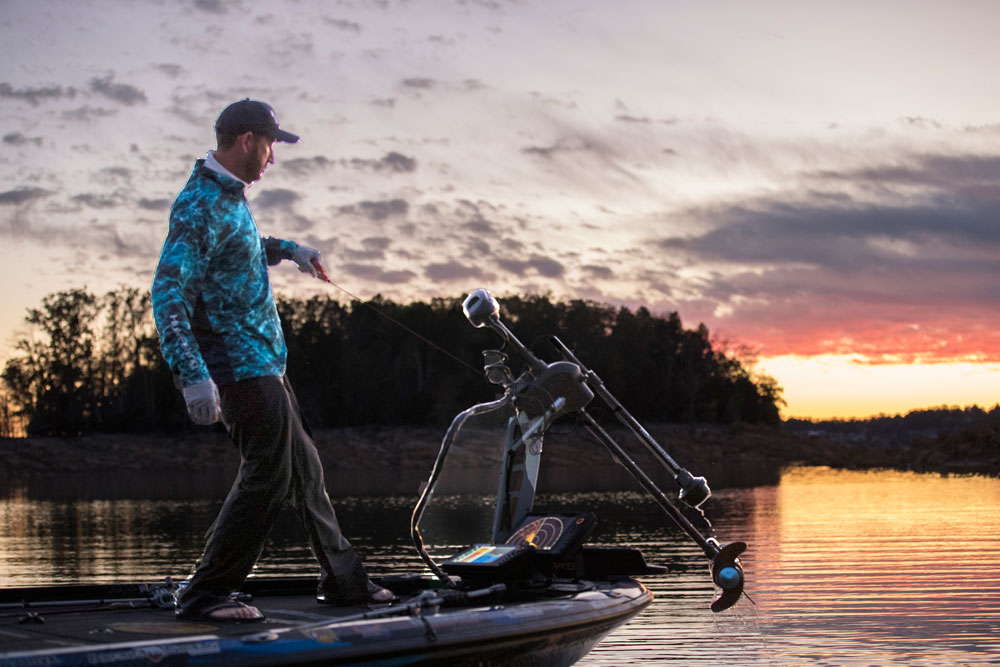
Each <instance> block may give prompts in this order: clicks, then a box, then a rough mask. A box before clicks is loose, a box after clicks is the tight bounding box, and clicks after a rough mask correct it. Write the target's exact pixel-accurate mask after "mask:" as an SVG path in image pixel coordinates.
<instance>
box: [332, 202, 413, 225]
mask: <svg viewBox="0 0 1000 667" xmlns="http://www.w3.org/2000/svg"><path fill="white" fill-rule="evenodd" d="M338 210H339V211H340V212H341V213H344V214H347V215H360V216H362V217H365V218H368V219H369V220H385V219H386V218H389V217H391V216H396V215H406V213H407V211H409V210H410V205H409V204H408V203H407V202H406V201H405V200H403V199H389V200H383V201H362V202H358V203H357V204H352V205H350V206H341V207H340V208H339V209H338Z"/></svg>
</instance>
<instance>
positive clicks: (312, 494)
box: [284, 378, 377, 602]
mask: <svg viewBox="0 0 1000 667" xmlns="http://www.w3.org/2000/svg"><path fill="white" fill-rule="evenodd" d="M284 382H285V389H286V391H287V394H288V405H289V414H290V424H291V427H292V502H293V503H294V504H295V508H296V509H297V510H298V512H299V516H300V517H301V518H302V525H303V526H304V527H305V529H306V534H307V535H308V536H309V544H310V546H311V547H312V550H313V553H314V554H315V556H316V559H317V560H318V561H319V565H320V584H319V593H320V595H322V596H323V597H324V598H325V599H326V601H329V602H367V601H368V600H369V596H370V594H371V593H372V592H373V591H374V590H377V589H375V588H374V587H373V586H371V585H370V584H369V581H368V574H367V572H365V567H364V565H363V564H362V563H361V559H360V558H359V557H358V554H357V553H356V552H355V551H354V547H352V546H351V544H350V542H348V541H347V538H346V537H344V534H343V533H342V532H341V530H340V524H339V523H338V521H337V514H336V512H335V511H334V509H333V505H332V504H331V503H330V496H329V495H328V494H327V492H326V484H325V482H324V479H323V464H322V462H321V461H320V458H319V453H318V452H317V451H316V446H315V444H313V440H312V436H311V435H310V434H309V431H308V429H307V428H306V426H305V424H304V423H303V422H302V419H301V412H300V410H299V405H298V401H297V399H296V398H295V393H294V391H292V386H291V384H289V382H288V379H287V378H285V381H284Z"/></svg>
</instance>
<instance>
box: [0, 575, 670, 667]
mask: <svg viewBox="0 0 1000 667" xmlns="http://www.w3.org/2000/svg"><path fill="white" fill-rule="evenodd" d="M651 601H652V594H650V592H649V591H648V590H647V589H646V588H645V587H644V586H643V585H642V584H640V583H639V582H637V581H635V580H633V579H622V580H621V581H618V582H614V583H611V582H603V583H599V584H595V585H594V587H593V588H591V589H590V590H583V591H579V592H575V593H570V594H560V595H551V596H548V597H545V598H541V599H535V600H528V601H515V602H504V603H502V604H501V603H496V604H484V605H481V606H471V607H460V608H454V609H447V608H445V609H439V610H436V611H433V612H431V611H428V610H422V611H421V612H420V613H412V614H407V615H401V616H386V617H382V618H367V619H357V618H356V617H357V615H358V611H359V610H358V609H357V608H346V609H342V610H337V611H338V613H340V614H342V615H346V616H348V617H351V616H352V614H353V618H349V619H342V618H338V617H336V616H330V617H329V618H327V619H326V620H323V618H322V614H324V613H333V612H332V611H326V609H325V608H323V607H321V606H320V605H317V604H315V602H314V601H312V600H310V599H306V600H303V596H297V597H289V596H277V597H275V598H265V597H257V598H255V600H254V604H256V605H258V606H260V607H261V608H262V609H263V610H264V611H265V613H266V614H267V616H268V622H267V623H264V624H240V625H235V624H233V625H221V624H220V625H218V626H212V625H208V624H194V623H184V622H181V621H176V620H174V619H172V618H170V612H169V611H158V610H153V609H121V610H115V609H105V610H103V611H99V612H98V611H94V610H93V609H91V610H84V609H81V610H78V611H76V612H74V611H72V610H69V611H64V610H59V609H58V608H46V609H47V611H43V612H34V613H37V614H39V616H40V617H43V618H44V621H45V622H44V623H35V622H31V621H28V622H22V620H21V619H23V618H28V616H22V617H21V619H18V621H17V624H16V625H15V624H14V621H13V618H12V616H14V615H7V617H6V618H4V622H3V623H2V624H0V630H2V632H0V647H3V649H4V650H3V652H0V667H27V666H28V665H32V666H34V665H67V666H71V665H144V666H147V667H148V666H149V665H153V664H155V665H192V666H193V665H201V666H205V665H240V666H243V665H245V666H248V667H249V666H252V665H342V666H347V665H356V666H362V665H364V666H370V667H376V666H377V667H388V666H394V667H395V666H405V665H445V664H447V665H449V666H451V667H454V666H465V665H468V666H477V667H486V666H489V665H517V666H522V665H523V666H529V665H539V666H541V665H544V666H546V667H552V666H554V665H571V664H573V663H574V662H576V661H577V660H579V659H580V658H581V657H583V656H584V655H586V653H587V652H588V651H590V650H591V649H592V648H593V647H594V646H595V645H596V644H597V643H598V642H599V641H600V640H601V639H602V638H603V637H604V636H606V635H607V634H608V633H609V632H611V631H612V630H613V629H614V628H615V627H617V626H619V625H621V624H623V623H625V622H626V621H628V620H629V619H630V618H631V617H633V616H634V615H635V614H637V613H639V612H640V611H641V610H642V609H643V608H645V607H646V605H648V604H649V603H650V602H651ZM404 602H405V601H404ZM330 609H335V608H330ZM57 612H58V613H57ZM290 619H299V620H298V621H297V622H296V621H294V620H292V621H291V622H290ZM184 631H187V632H188V634H185V635H182V636H177V635H176V634H173V635H171V634H168V633H171V632H173V633H177V632H184ZM129 633H133V634H134V635H135V636H137V637H152V638H143V639H137V640H135V641H122V638H123V637H124V636H128V634H129ZM12 635H18V636H20V639H15V638H14V637H12ZM59 644H62V646H59ZM66 644H70V645H66ZM28 646H30V647H31V648H27V647H28ZM11 647H22V648H21V649H20V650H8V649H9V648H11ZM40 647H41V648H40Z"/></svg>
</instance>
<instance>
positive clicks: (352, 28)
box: [323, 17, 361, 33]
mask: <svg viewBox="0 0 1000 667" xmlns="http://www.w3.org/2000/svg"><path fill="white" fill-rule="evenodd" d="M323 22H324V23H326V24H327V25H331V26H333V27H334V28H337V29H338V30H343V31H345V32H358V33H360V32H361V24H360V23H355V22H354V21H348V20H346V19H332V18H328V17H324V18H323Z"/></svg>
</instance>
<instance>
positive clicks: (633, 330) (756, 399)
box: [0, 288, 783, 437]
mask: <svg viewBox="0 0 1000 667" xmlns="http://www.w3.org/2000/svg"><path fill="white" fill-rule="evenodd" d="M500 301H501V308H502V313H501V317H502V318H503V320H504V322H505V323H506V324H507V325H508V326H509V327H510V328H511V330H512V331H514V332H515V334H516V335H517V336H518V338H520V339H521V340H522V341H523V342H525V343H526V344H529V347H532V349H534V350H535V352H536V354H538V356H540V357H542V358H543V359H547V360H549V361H554V360H556V359H558V358H559V355H558V353H556V352H555V350H554V349H551V347H550V346H549V345H548V344H547V342H546V337H547V336H548V335H551V334H555V335H558V336H559V338H560V339H561V340H562V341H563V342H564V343H566V344H567V345H568V346H569V347H570V348H571V349H573V350H574V352H575V354H576V355H577V356H578V357H579V358H580V359H581V360H582V361H583V362H584V363H585V364H586V365H587V366H588V367H589V368H591V369H592V370H594V371H595V372H597V373H598V374H599V375H600V376H601V378H602V379H603V380H604V382H605V384H606V385H607V386H608V387H609V388H610V389H611V391H612V392H613V393H614V394H615V396H616V397H617V398H618V399H619V400H620V401H621V402H622V403H623V404H624V405H625V406H626V408H627V409H628V410H629V411H630V412H631V413H632V414H633V415H635V416H636V417H637V418H639V419H643V420H649V421H660V422H692V423H693V422H699V423H732V422H746V423H767V424H776V423H778V422H779V421H780V417H779V407H780V405H781V404H782V403H783V401H782V400H781V388H780V387H779V386H778V385H777V384H776V383H775V381H774V380H773V379H772V378H769V377H767V376H758V375H755V374H754V373H753V371H752V365H751V364H750V363H748V362H746V361H741V360H740V359H737V358H735V356H734V355H731V354H727V353H725V352H724V351H721V350H718V349H715V347H717V346H715V347H713V343H712V341H711V340H710V336H709V332H708V329H707V328H706V327H705V326H704V325H699V326H698V327H696V328H694V329H685V328H684V327H683V326H682V324H681V319H680V316H679V315H678V314H677V313H669V314H668V315H666V316H657V315H653V314H652V313H650V312H649V311H648V310H647V309H646V308H638V309H636V310H635V311H634V312H633V311H632V310H630V309H628V308H625V307H615V306H611V305H608V304H602V303H596V302H591V301H581V300H574V301H569V302H558V301H554V300H553V299H552V298H551V297H549V296H544V295H542V296H507V297H504V298H502V299H501V300H500ZM461 304H462V297H455V298H435V299H432V300H431V301H430V302H420V301H418V302H413V303H409V304H399V303H395V302H393V301H391V300H386V299H383V298H381V297H375V298H374V299H372V300H371V301H367V302H360V301H353V302H351V303H342V302H340V301H337V300H335V299H333V298H330V297H328V296H324V297H312V298H309V299H295V298H289V297H279V298H278V301H277V306H278V313H279V315H280V317H281V322H282V327H283V329H284V333H285V339H286V342H287V344H288V349H289V355H288V371H287V372H288V376H289V378H290V380H291V381H292V384H293V386H294V387H295V390H296V394H297V396H298V399H299V402H300V404H301V405H302V408H303V411H304V413H305V414H306V417H307V419H308V421H309V423H310V424H311V425H312V426H313V427H314V428H321V427H333V426H353V425H367V424H382V425H447V423H448V422H449V421H450V419H451V417H452V416H453V415H454V414H456V413H457V412H458V411H460V410H462V409H464V408H465V407H468V406H469V405H471V404H472V403H473V402H478V401H484V400H491V399H492V398H494V397H495V393H496V390H497V388H496V387H495V386H493V385H490V384H488V383H487V382H486V381H485V379H484V376H483V372H482V370H481V369H482V354H481V352H482V350H483V349H487V348H496V347H499V346H500V343H501V341H500V340H499V339H498V337H497V336H496V335H495V334H494V333H493V332H492V331H488V330H485V329H475V328H473V327H471V326H470V325H469V323H468V322H467V321H466V320H465V317H464V315H463V313H462V307H461ZM25 322H26V324H27V325H28V332H29V333H28V334H26V335H24V336H23V337H21V338H20V339H19V340H17V342H16V344H15V353H14V356H13V357H12V358H11V359H10V360H8V361H7V362H6V364H5V366H4V368H3V372H2V383H3V391H2V393H0V436H6V437H10V436H13V435H21V434H26V435H60V436H72V435H79V434H83V433H90V432H128V433H144V432H160V433H170V432H181V431H185V430H191V429H193V428H195V427H193V425H192V424H191V423H190V422H189V421H188V420H187V419H186V413H185V411H184V403H183V399H182V398H181V395H180V392H179V391H178V390H177V388H176V386H175V383H174V379H173V376H172V373H171V371H170V369H169V368H167V366H166V364H165V362H164V361H163V358H162V356H161V355H160V350H159V342H158V338H157V334H156V329H155V326H154V324H153V319H152V310H151V306H150V296H149V292H148V291H146V292H144V291H141V290H138V289H135V288H120V289H117V290H114V291H112V292H109V293H107V294H104V295H95V294H92V293H90V292H88V291H86V290H85V289H73V290H67V291H63V292H57V293H54V294H50V295H48V296H46V297H45V298H44V299H43V300H42V303H41V305H40V307H38V308H31V309H29V310H28V314H27V316H26V317H25ZM512 369H513V370H514V371H515V373H517V372H519V370H520V369H519V368H518V367H517V365H516V364H512Z"/></svg>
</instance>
